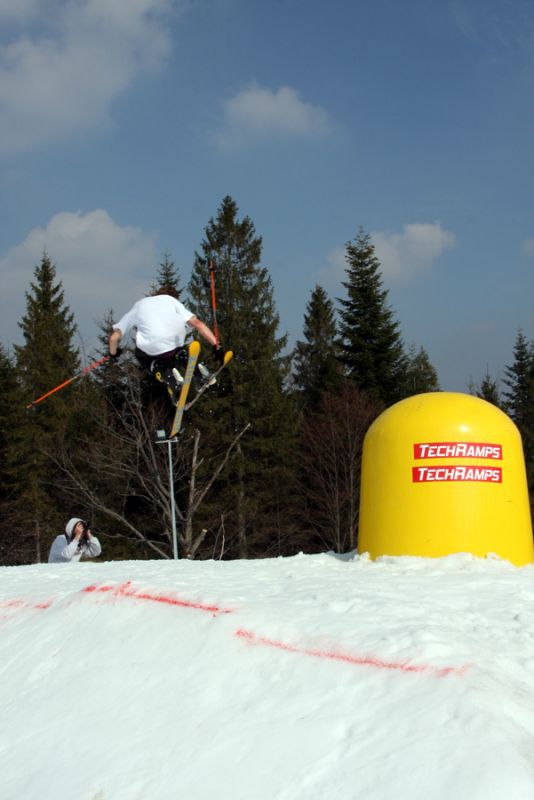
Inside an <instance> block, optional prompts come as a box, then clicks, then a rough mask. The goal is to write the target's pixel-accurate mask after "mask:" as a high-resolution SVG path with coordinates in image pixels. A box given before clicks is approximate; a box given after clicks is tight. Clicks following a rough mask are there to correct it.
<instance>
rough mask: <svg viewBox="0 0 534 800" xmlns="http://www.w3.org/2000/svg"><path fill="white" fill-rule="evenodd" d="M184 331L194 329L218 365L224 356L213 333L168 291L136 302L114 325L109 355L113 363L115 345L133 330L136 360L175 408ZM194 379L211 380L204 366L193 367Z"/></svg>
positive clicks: (182, 363) (184, 349) (183, 357)
mask: <svg viewBox="0 0 534 800" xmlns="http://www.w3.org/2000/svg"><path fill="white" fill-rule="evenodd" d="M188 327H189V328H195V329H196V330H197V331H198V332H199V333H200V335H201V336H202V337H203V338H204V339H206V341H207V342H209V344H211V345H212V347H213V349H214V351H215V355H216V358H217V361H220V362H222V360H223V358H224V354H223V351H222V350H221V348H220V347H219V345H218V343H217V339H216V337H215V334H214V333H213V331H212V330H211V329H210V328H209V327H208V326H207V325H206V324H205V323H204V322H202V321H201V320H200V319H198V317H196V316H195V315H194V314H193V313H192V312H191V311H189V309H187V308H186V307H185V306H184V305H183V304H182V303H181V302H180V301H179V300H178V292H177V291H176V290H175V289H172V288H169V289H161V290H160V291H159V292H158V293H157V294H156V295H152V296H150V297H143V298H142V299H141V300H138V301H137V303H135V305H134V306H133V307H132V308H131V309H130V310H129V311H128V312H127V313H126V314H124V316H123V317H121V319H120V320H119V321H118V322H117V323H114V325H113V330H112V332H111V334H110V337H109V354H110V356H111V358H113V359H116V358H118V356H119V355H120V353H121V349H120V348H119V344H120V343H121V342H122V343H124V344H125V343H126V342H127V341H128V338H129V336H130V332H131V331H132V329H135V331H136V333H135V345H136V347H135V356H136V358H137V360H138V361H139V363H140V364H141V366H142V367H143V368H144V369H146V370H148V371H149V372H151V373H152V374H153V375H154V376H155V377H156V379H157V380H159V381H161V382H162V383H165V384H166V385H167V387H168V389H169V394H170V395H171V398H172V401H173V403H174V404H175V405H176V403H177V400H178V396H179V394H180V388H181V384H182V383H183V375H182V372H183V370H184V369H185V367H186V365H187V359H188V351H187V347H184V343H185V339H186V336H187V333H188V331H187V328H188ZM180 370H182V372H180ZM195 378H196V379H197V381H199V382H210V381H211V380H213V381H214V380H215V379H214V378H212V376H211V374H210V372H209V370H208V369H207V367H206V366H205V365H204V364H197V367H196V370H195Z"/></svg>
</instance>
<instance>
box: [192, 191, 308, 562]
mask: <svg viewBox="0 0 534 800" xmlns="http://www.w3.org/2000/svg"><path fill="white" fill-rule="evenodd" d="M261 250H262V241H261V238H260V237H259V236H257V235H256V231H255V228H254V225H253V223H252V221H251V220H250V219H249V218H248V217H244V218H243V219H242V220H239V219H238V208H237V205H236V203H235V202H234V200H232V198H231V197H225V198H224V200H223V201H222V203H221V206H220V208H219V210H218V214H217V217H216V219H213V218H212V219H210V221H209V223H208V225H207V227H206V229H205V238H204V240H203V242H202V253H201V254H198V253H196V258H195V263H194V267H193V272H192V276H191V282H190V285H189V292H190V295H191V298H192V302H191V304H190V305H191V308H192V310H193V311H194V312H195V313H196V314H197V316H198V317H199V318H200V319H203V320H205V321H206V322H209V321H210V319H211V301H210V297H211V295H210V282H209V261H211V260H213V262H214V265H215V279H216V289H217V320H218V327H219V330H220V332H221V339H222V344H223V346H226V347H227V348H231V349H232V350H233V351H234V359H233V361H232V363H231V365H230V367H229V368H228V369H227V370H225V372H224V373H222V375H221V381H220V385H219V387H214V389H212V390H210V392H209V393H207V395H206V396H205V399H203V400H202V403H201V404H199V405H201V406H202V409H201V410H200V409H199V411H198V414H197V415H195V414H190V424H192V422H193V420H197V424H198V425H199V427H200V428H201V429H202V433H203V437H204V438H206V437H208V440H209V441H211V442H212V443H213V447H219V448H220V447H221V446H222V445H224V443H225V442H226V443H229V442H230V440H231V439H232V438H233V436H234V435H235V433H236V432H238V431H239V430H241V429H242V428H243V427H244V426H245V425H246V424H247V423H249V422H251V423H252V428H251V430H250V431H249V432H248V433H247V435H246V436H245V437H243V439H242V440H241V442H240V444H239V447H238V448H237V450H236V455H235V457H234V458H233V459H232V461H231V463H230V464H229V465H228V468H227V469H226V471H225V474H224V476H223V479H222V480H221V481H220V484H219V491H218V501H217V506H216V507H215V508H212V509H211V512H212V515H213V517H212V520H211V522H210V521H209V520H208V521H206V523H205V527H211V526H216V525H222V520H223V515H224V527H225V531H226V542H227V543H228V542H230V543H234V544H232V545H231V546H230V547H229V548H228V550H227V553H228V554H229V555H236V554H237V555H239V556H240V557H245V556H247V555H255V554H264V553H265V548H266V547H272V548H273V551H274V552H279V550H277V548H278V541H279V539H278V537H279V535H282V534H281V531H283V530H284V527H283V526H282V524H281V522H280V520H281V517H282V515H283V513H284V509H285V498H286V497H287V494H288V492H289V488H290V480H289V474H290V463H291V458H292V456H291V441H292V436H293V428H294V423H293V415H292V409H291V404H290V401H289V400H288V398H287V397H286V396H285V394H284V383H285V380H286V377H287V372H288V365H287V359H284V358H283V357H282V349H283V348H284V346H285V344H286V337H285V336H280V337H279V336H278V335H277V331H278V326H279V318H278V314H277V312H276V308H275V303H274V299H273V288H272V284H271V279H270V276H269V274H268V271H267V269H266V268H265V267H262V266H260V260H261ZM201 357H202V359H203V360H204V361H208V362H209V356H208V358H206V356H205V354H204V353H202V354H201ZM192 411H195V409H192ZM200 415H201V416H200ZM210 437H211V438H210ZM275 532H278V533H277V534H276V536H274V533H275ZM273 536H274V541H273Z"/></svg>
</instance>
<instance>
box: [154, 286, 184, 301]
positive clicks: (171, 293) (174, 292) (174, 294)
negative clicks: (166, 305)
mask: <svg viewBox="0 0 534 800" xmlns="http://www.w3.org/2000/svg"><path fill="white" fill-rule="evenodd" d="M160 294H168V295H169V297H174V299H175V300H179V299H180V295H179V293H178V291H177V290H176V289H175V288H174V286H166V287H165V288H163V289H158V291H157V292H156V294H155V297H157V296H158V295H160Z"/></svg>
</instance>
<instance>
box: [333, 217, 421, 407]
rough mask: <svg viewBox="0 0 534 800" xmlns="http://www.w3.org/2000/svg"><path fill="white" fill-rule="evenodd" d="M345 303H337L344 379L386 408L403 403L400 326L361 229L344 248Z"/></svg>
mask: <svg viewBox="0 0 534 800" xmlns="http://www.w3.org/2000/svg"><path fill="white" fill-rule="evenodd" d="M346 260H347V263H348V267H347V269H346V273H347V280H346V281H345V282H343V286H344V287H345V288H346V290H347V295H348V297H347V299H341V300H340V303H341V308H342V310H341V314H340V316H341V325H340V334H341V361H342V363H343V365H344V367H345V370H346V374H347V376H348V377H349V378H350V379H351V380H353V381H354V382H355V383H356V385H357V386H358V387H359V388H360V389H362V390H363V391H365V392H366V393H367V394H368V395H369V396H370V397H371V398H374V399H375V400H378V401H381V402H383V403H385V404H386V405H390V404H391V403H393V402H395V401H397V400H398V399H400V397H402V391H403V373H404V370H405V363H406V358H405V355H404V351H403V343H402V339H401V335H400V332H399V324H398V322H396V321H395V320H394V318H393V312H392V311H391V309H390V308H389V306H388V305H387V294H388V293H387V290H385V289H383V288H382V277H381V274H380V262H379V260H378V258H377V257H376V255H375V248H374V245H373V244H372V242H371V237H370V235H369V234H367V233H365V232H364V231H363V229H362V228H360V230H359V232H358V234H357V236H356V238H355V240H354V241H353V242H348V243H347V246H346Z"/></svg>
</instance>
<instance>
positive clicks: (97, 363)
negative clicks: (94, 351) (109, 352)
mask: <svg viewBox="0 0 534 800" xmlns="http://www.w3.org/2000/svg"><path fill="white" fill-rule="evenodd" d="M109 357H110V356H104V357H103V358H101V359H100V360H99V361H93V363H92V364H89V366H87V367H84V369H82V371H81V372H78V374H77V375H74V376H73V377H72V378H69V379H68V380H66V381H63V383H60V384H59V385H58V386H54V388H53V389H50V391H49V392H46V394H42V395H41V397H38V398H37V400H32V402H31V403H28V405H27V406H26V408H35V406H36V405H37V404H38V403H41V402H42V401H43V400H46V398H47V397H50V395H51V394H54V393H55V392H59V390H60V389H63V388H64V387H65V386H68V385H69V383H72V382H73V381H75V380H76V378H82V377H83V376H84V375H86V374H87V373H88V372H90V371H91V370H92V369H95V367H99V366H100V364H103V363H104V361H107V360H108V358H109Z"/></svg>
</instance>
